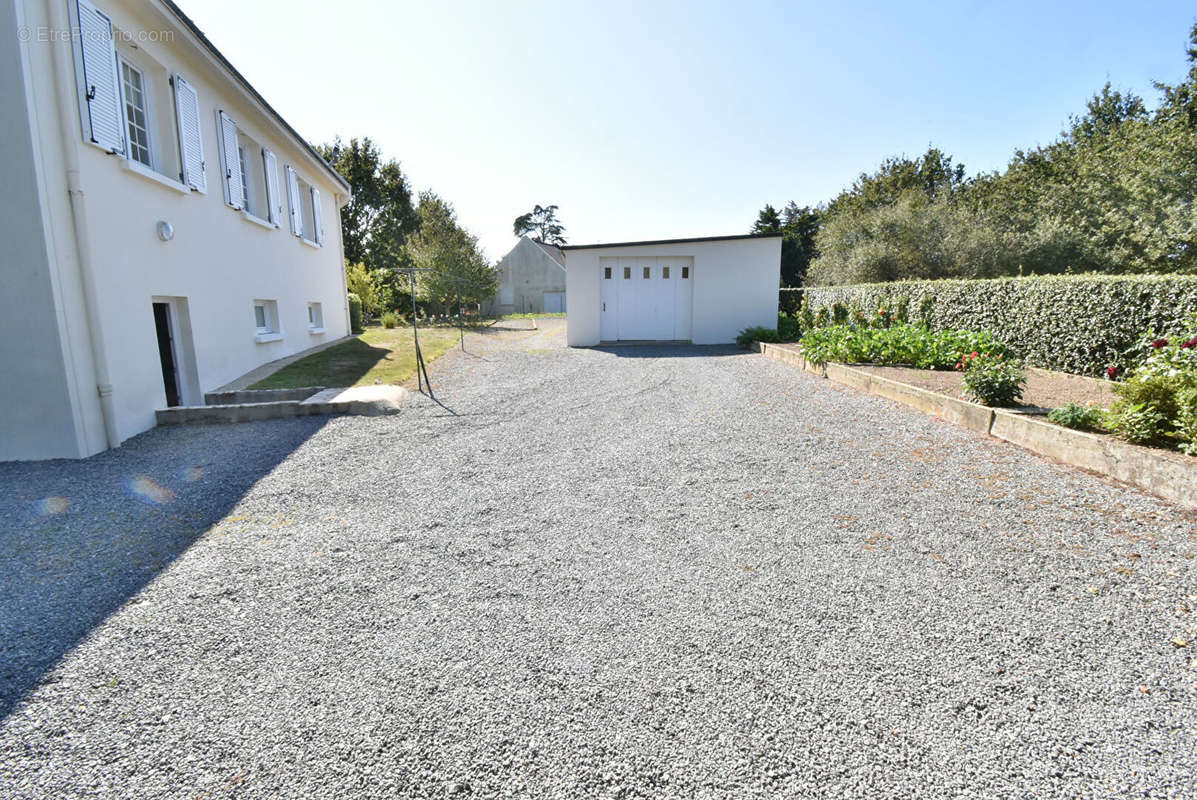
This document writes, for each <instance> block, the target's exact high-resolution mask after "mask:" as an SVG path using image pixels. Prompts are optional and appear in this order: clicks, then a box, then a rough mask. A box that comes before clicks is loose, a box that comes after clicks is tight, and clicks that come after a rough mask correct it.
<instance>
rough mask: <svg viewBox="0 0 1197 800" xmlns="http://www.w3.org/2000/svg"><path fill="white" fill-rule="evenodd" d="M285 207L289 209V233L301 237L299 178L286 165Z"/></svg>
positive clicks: (291, 168)
mask: <svg viewBox="0 0 1197 800" xmlns="http://www.w3.org/2000/svg"><path fill="white" fill-rule="evenodd" d="M287 206H288V207H289V208H290V209H291V233H293V234H295V235H296V236H303V209H302V208H300V205H299V176H298V175H296V174H295V169H294V168H293V167H292V166H291V165H290V164H288V165H287Z"/></svg>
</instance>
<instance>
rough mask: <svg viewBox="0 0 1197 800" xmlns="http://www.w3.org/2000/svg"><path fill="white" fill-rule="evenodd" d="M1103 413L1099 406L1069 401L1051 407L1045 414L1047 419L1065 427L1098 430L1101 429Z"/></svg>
mask: <svg viewBox="0 0 1197 800" xmlns="http://www.w3.org/2000/svg"><path fill="white" fill-rule="evenodd" d="M1104 416H1105V415H1104V414H1103V413H1102V410H1101V409H1100V408H1090V407H1088V406H1083V405H1081V404H1080V403H1069V404H1068V405H1066V406H1061V407H1060V408H1053V409H1052V410H1051V411H1049V412H1048V414H1047V421H1048V422H1054V423H1055V424H1057V425H1063V426H1064V427H1065V428H1075V429H1076V430H1079V431H1098V430H1101V429H1102V420H1103V418H1104Z"/></svg>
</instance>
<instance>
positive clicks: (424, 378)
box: [407, 268, 436, 400]
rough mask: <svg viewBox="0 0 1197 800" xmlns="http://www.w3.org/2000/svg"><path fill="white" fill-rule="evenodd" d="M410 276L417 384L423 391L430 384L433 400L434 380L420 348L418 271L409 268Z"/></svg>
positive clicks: (429, 393) (429, 392)
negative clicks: (417, 316) (417, 317)
mask: <svg viewBox="0 0 1197 800" xmlns="http://www.w3.org/2000/svg"><path fill="white" fill-rule="evenodd" d="M407 275H408V278H410V284H409V285H410V286H411V335H412V339H413V341H414V342H415V345H416V384H417V386H419V388H420V390H421V391H423V389H424V384H428V396H429V397H431V398H432V399H433V400H435V399H436V395H434V394H433V393H432V381H430V380H428V368H427V367H426V366H425V365H424V353H423V351H422V350H420V326H419V324H418V323H417V321H416V271H415V269H414V268H413V269H411V270H408V273H407Z"/></svg>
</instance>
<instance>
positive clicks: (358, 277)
mask: <svg viewBox="0 0 1197 800" xmlns="http://www.w3.org/2000/svg"><path fill="white" fill-rule="evenodd" d="M345 286H346V287H347V288H348V290H349V291H350V292H352V293H353V294H356V295H357V296H358V299H359V300H361V301H362V310H364V311H367V312H369V313H371V314H376V313H378V312H379V311H381V310H383V309H382V307H381V306H380V303H379V300H380V299H379V296H378V277H377V275H375V274H374V273H373V272H371V271H370V270H368V269H366V265H365V264H349V265H347V266H346V267H345Z"/></svg>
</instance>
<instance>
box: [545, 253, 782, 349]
mask: <svg viewBox="0 0 1197 800" xmlns="http://www.w3.org/2000/svg"><path fill="white" fill-rule="evenodd" d="M564 250H565V272H566V292H567V293H568V295H569V321H568V323H567V326H566V327H567V339H568V342H569V344H570V346H571V347H591V346H593V345H596V344H599V343H602V342H618V341H678V342H693V343H694V344H725V343H730V342H734V341H735V339H736V335H737V334H739V333H740V331H742V330H743V329H745V328H750V327H754V326H757V325H762V326H765V327H768V328H774V327H776V326H777V290H778V287H779V286H780V285H781V237H780V236H777V235H768V236H759V235H747V236H719V237H708V238H701V239H664V240H658V241H651V242H619V243H615V244H589V245H566V246H565V248H564Z"/></svg>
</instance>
